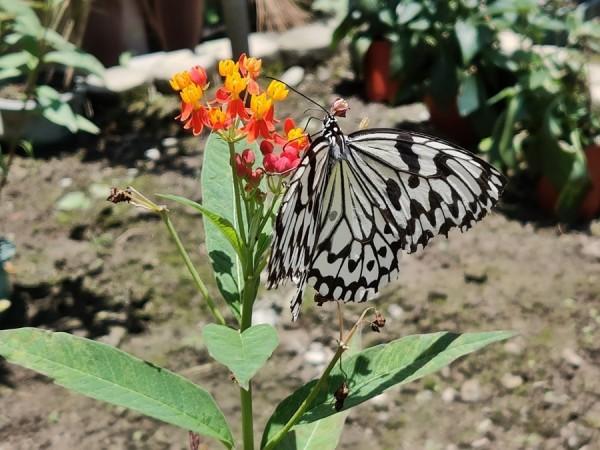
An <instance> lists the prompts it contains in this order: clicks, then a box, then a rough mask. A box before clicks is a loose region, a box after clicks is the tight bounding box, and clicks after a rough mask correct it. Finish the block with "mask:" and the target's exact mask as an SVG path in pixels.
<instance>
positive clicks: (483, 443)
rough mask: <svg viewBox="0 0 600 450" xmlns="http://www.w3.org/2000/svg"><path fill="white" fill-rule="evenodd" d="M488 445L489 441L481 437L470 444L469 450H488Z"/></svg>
mask: <svg viewBox="0 0 600 450" xmlns="http://www.w3.org/2000/svg"><path fill="white" fill-rule="evenodd" d="M489 445H490V440H489V439H488V438H486V437H482V438H480V439H477V440H475V441H473V442H471V448H488V447H489Z"/></svg>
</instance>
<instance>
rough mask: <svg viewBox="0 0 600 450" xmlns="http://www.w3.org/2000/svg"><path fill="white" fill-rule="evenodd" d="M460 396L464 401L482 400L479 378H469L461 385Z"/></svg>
mask: <svg viewBox="0 0 600 450" xmlns="http://www.w3.org/2000/svg"><path fill="white" fill-rule="evenodd" d="M460 398H461V399H462V401H463V402H467V403H475V402H478V401H479V400H481V386H480V384H479V380H477V379H472V380H467V381H465V382H464V383H463V385H462V386H461V387H460Z"/></svg>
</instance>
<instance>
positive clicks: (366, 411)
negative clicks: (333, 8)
mask: <svg viewBox="0 0 600 450" xmlns="http://www.w3.org/2000/svg"><path fill="white" fill-rule="evenodd" d="M339 67H347V61H345V60H343V59H342V60H340V59H339V58H336V59H333V60H332V61H330V62H328V63H327V64H324V65H322V66H318V67H312V68H309V69H308V70H307V75H306V76H305V79H304V81H303V82H302V84H301V85H300V86H299V89H301V90H302V91H303V92H306V93H307V94H308V95H311V96H313V97H315V98H316V99H317V100H318V101H321V102H322V103H327V102H329V101H330V100H331V99H332V97H335V95H336V94H335V93H336V92H337V93H339V94H343V95H345V96H347V97H348V100H349V101H350V104H351V107H352V114H351V116H350V118H349V119H348V120H346V121H345V123H344V127H345V128H347V129H348V130H351V129H352V128H355V127H356V125H357V124H358V122H359V121H360V119H361V118H362V117H364V116H368V117H369V121H370V124H371V125H372V126H373V125H377V126H397V125H398V124H400V123H404V125H408V126H412V127H417V128H425V129H427V127H428V125H427V123H426V122H424V123H422V122H423V118H424V109H423V107H422V106H421V105H412V106H405V107H396V108H391V107H387V106H385V105H376V104H368V103H365V102H364V100H362V99H361V98H360V96H358V95H356V93H357V92H358V90H357V89H358V88H357V86H356V85H353V84H351V83H347V82H342V83H341V84H340V81H341V80H342V81H343V80H344V79H348V78H351V74H350V73H349V72H348V70H347V69H343V70H340V69H339ZM116 106H119V105H115V104H104V105H102V103H100V104H99V105H96V108H97V112H98V117H99V120H101V125H102V129H103V135H102V136H101V137H100V138H99V139H96V138H94V139H87V140H85V141H77V142H74V143H70V144H68V145H66V146H65V147H64V148H63V147H61V148H52V149H43V150H42V151H40V152H39V154H38V157H37V158H36V159H27V158H18V159H17V160H16V164H15V166H14V168H13V170H12V172H11V176H10V181H9V184H8V186H7V188H6V190H5V192H3V196H2V201H1V203H0V234H3V235H6V236H8V237H9V238H10V239H12V240H13V241H15V242H16V244H17V248H18V256H17V257H16V259H15V260H14V261H13V265H14V272H15V273H14V275H13V280H14V287H15V297H14V306H13V308H12V309H11V310H9V311H8V312H7V313H5V314H4V315H2V316H0V327H5V328H10V327H16V326H22V325H32V326H42V327H45V328H49V329H54V330H66V331H69V332H72V333H75V334H77V335H81V336H87V337H92V338H96V339H100V340H103V341H105V342H109V343H111V344H113V345H119V346H120V347H121V348H122V349H124V350H126V351H129V352H132V353H134V354H136V355H138V356H140V357H142V358H144V359H147V360H149V361H152V362H153V363H156V364H160V365H164V366H166V367H168V368H170V369H172V370H175V371H178V372H180V373H182V374H183V375H185V376H187V377H189V378H190V379H191V380H193V381H194V382H198V383H200V384H201V385H203V386H204V387H206V388H207V389H208V390H209V391H210V392H211V393H212V394H213V395H214V396H215V397H216V399H217V401H218V402H219V404H220V405H221V406H222V408H223V410H224V411H225V414H226V415H227V416H228V417H229V418H230V419H229V420H230V423H231V424H232V427H233V429H234V432H236V433H238V435H239V427H238V426H236V423H238V422H239V406H238V390H237V388H236V387H235V385H233V384H232V383H231V382H230V380H229V374H228V373H227V370H225V369H223V368H222V367H221V366H219V365H217V364H216V363H215V362H213V361H212V360H211V359H210V358H209V356H208V354H207V351H206V349H205V347H204V346H203V345H202V342H201V338H200V329H201V326H202V325H203V324H205V323H207V322H208V321H209V316H208V314H207V313H206V310H205V308H204V307H203V305H202V304H201V300H200V297H199V296H198V295H197V294H196V293H195V290H194V288H193V286H192V284H191V282H190V280H189V278H188V276H187V273H186V272H185V271H184V270H183V268H182V265H181V262H180V261H179V259H178V255H177V253H176V251H175V249H174V247H173V245H172V244H171V242H170V241H169V238H168V236H167V234H166V231H165V229H164V228H163V225H162V223H161V222H160V221H159V220H157V219H156V218H155V217H153V216H151V215H148V214H146V213H144V212H143V211H140V210H136V209H134V208H133V207H128V206H126V205H117V206H114V205H111V204H109V203H107V202H105V201H104V198H105V197H106V195H107V192H108V188H109V187H110V186H113V185H114V186H126V185H129V184H131V185H133V186H135V187H136V188H137V189H139V190H141V191H142V192H145V193H147V194H152V193H155V192H162V193H173V194H179V195H184V196H187V197H189V198H192V199H194V200H199V199H200V193H199V183H198V174H199V171H200V161H201V157H202V145H203V139H197V138H190V137H189V136H185V135H183V134H182V133H181V131H180V130H179V129H178V126H177V125H176V124H175V123H174V122H173V121H172V117H173V115H174V110H175V108H176V101H175V99H174V98H173V97H172V96H163V95H161V94H159V93H153V94H152V97H151V98H150V99H149V100H148V99H146V100H140V99H136V98H132V99H128V100H127V102H123V103H122V104H121V106H122V108H120V109H119V108H116ZM307 106H310V105H306V104H305V102H304V100H302V99H300V98H295V99H294V100H292V101H290V102H287V106H285V109H286V110H285V111H284V113H293V115H294V117H295V118H296V119H300V118H301V117H302V114H301V111H303V110H304V109H305V108H306V107H307ZM115 110H118V111H119V112H118V114H117V113H114V112H113V111H115ZM124 111H127V112H124ZM407 122H408V124H407ZM173 137H175V139H166V140H165V138H173ZM150 148H156V149H158V150H159V152H160V157H159V158H158V159H157V160H152V159H149V158H147V155H145V151H146V150H148V149H150ZM530 189H531V188H530V187H528V185H527V184H524V185H521V184H520V183H519V182H517V181H513V183H512V188H511V189H510V190H509V192H508V194H507V195H506V196H505V201H504V203H503V204H502V205H501V206H500V208H499V209H498V211H497V212H495V213H493V214H491V215H490V216H488V217H487V218H485V220H483V221H482V222H481V223H479V224H478V225H476V226H475V227H474V228H473V229H472V230H470V231H469V232H468V233H465V234H460V233H457V232H455V233H452V234H451V235H450V238H449V239H448V240H445V239H444V238H438V239H435V240H434V241H433V242H432V243H431V244H430V245H429V246H428V247H427V248H426V249H425V250H424V251H422V252H420V253H418V254H415V255H410V256H406V257H405V258H404V259H403V261H402V270H401V276H400V279H399V281H398V282H397V283H395V284H394V285H393V286H391V287H390V288H389V289H387V290H386V292H385V293H384V294H383V295H381V297H380V298H379V299H378V300H376V301H375V302H374V303H375V304H376V305H377V307H378V308H379V309H381V310H382V311H383V312H384V313H385V315H386V316H387V319H388V322H387V324H386V327H385V328H384V329H383V330H382V333H381V334H375V333H370V332H369V333H367V332H366V331H365V338H366V339H365V340H366V343H367V344H370V343H375V342H381V341H387V340H391V339H395V338H397V337H400V336H403V335H407V334H413V333H422V332H430V331H438V330H451V331H485V330H497V329H510V330H515V331H517V332H518V333H519V336H518V337H516V338H514V339H511V340H509V341H508V342H506V343H503V344H496V345H492V346H490V347H488V348H486V349H484V350H483V351H480V352H478V353H476V354H472V355H470V356H468V357H466V358H464V359H461V360H460V361H457V362H456V363H454V364H453V365H451V366H450V368H448V369H445V370H443V371H442V372H440V373H438V374H436V375H433V376H429V377H427V378H425V379H424V380H422V381H420V382H417V383H412V384H409V385H406V386H403V387H402V388H396V389H392V390H389V391H387V392H386V393H385V394H383V395H381V396H380V397H378V398H377V399H375V400H374V401H371V402H367V403H365V404H363V405H361V406H359V407H357V408H355V409H353V410H352V412H351V414H350V416H349V418H348V420H347V424H346V427H345V429H344V434H343V437H342V440H341V443H340V448H343V449H364V448H370V449H373V450H375V449H402V450H409V449H410V450H412V449H428V450H436V449H440V450H451V449H463V448H477V449H498V450H500V449H502V450H504V449H507V450H511V449H540V450H542V449H543V450H545V449H549V450H551V449H586V450H592V449H600V332H599V330H600V302H599V300H600V230H599V228H600V223H599V222H596V223H591V224H584V225H581V226H580V227H579V228H573V229H564V227H559V226H557V225H556V224H554V223H552V222H551V221H547V220H544V219H542V218H541V216H539V215H538V214H537V213H536V212H535V210H534V209H533V207H531V206H530V204H528V203H526V200H523V199H526V198H527V197H528V195H529V194H528V192H529V190H530ZM73 191H81V192H83V193H84V194H85V198H86V199H87V201H88V207H87V208H85V209H73V210H64V205H62V206H63V210H60V208H59V206H60V200H61V199H64V195H65V194H66V193H68V192H73ZM515 199H518V200H519V201H518V202H516V203H515ZM84 206H85V205H84ZM171 209H172V213H173V218H174V222H175V224H176V227H177V228H178V230H179V231H180V233H181V235H182V238H183V239H184V241H185V243H186V245H187V247H188V248H189V249H190V250H191V253H192V254H193V258H194V260H195V262H196V263H197V264H198V265H199V267H200V269H201V273H202V274H203V275H204V276H205V277H206V278H207V279H209V277H210V269H209V267H208V265H207V264H208V263H207V258H206V254H205V250H204V248H203V246H202V239H203V238H202V229H201V221H200V220H199V217H198V216H196V215H195V214H192V213H191V212H190V211H188V210H184V209H183V208H180V207H178V206H176V205H172V207H171ZM211 286H213V287H211V289H213V290H214V292H215V294H217V291H216V289H215V288H214V285H211ZM288 297H289V292H285V291H281V292H263V293H261V295H260V300H259V302H258V305H257V308H259V310H260V311H259V313H260V314H261V315H262V316H263V317H270V318H271V320H274V321H275V322H277V328H278V331H279V334H280V340H281V344H280V346H279V347H278V349H277V350H276V351H275V354H274V357H273V359H271V360H270V361H269V362H268V363H267V365H266V366H265V367H264V368H263V369H262V370H261V371H260V372H259V374H258V375H257V377H256V378H255V380H256V384H255V389H254V392H255V411H256V413H257V419H256V429H257V430H260V429H262V425H263V424H264V422H265V421H266V419H267V418H268V416H269V415H270V414H271V412H272V410H273V408H274V406H275V404H276V403H277V402H278V401H279V400H280V399H282V398H284V397H285V396H287V395H288V394H289V393H290V392H291V391H292V390H294V389H295V388H297V387H298V386H300V385H301V384H303V383H304V382H306V381H308V380H310V379H312V378H314V377H315V376H317V375H318V373H319V363H318V361H316V360H318V357H319V355H320V356H323V357H326V356H327V355H329V354H331V353H332V349H334V347H335V339H336V336H337V324H336V323H337V322H336V320H335V309H334V305H331V304H330V305H325V306H323V307H321V308H319V307H316V306H315V305H309V306H308V307H306V308H305V309H304V311H303V314H302V316H301V319H300V320H299V321H298V322H297V323H294V324H292V323H291V322H290V317H289V313H288V307H287V301H288ZM363 307H364V305H350V306H349V307H347V308H345V316H346V318H347V320H348V323H350V321H351V320H352V319H353V318H356V317H357V316H358V314H360V312H361V311H362V309H363ZM309 351H310V352H311V357H310V358H309V357H307V353H309ZM315 354H316V355H317V358H316V359H315ZM315 361H316V362H315ZM207 444H208V446H209V448H218V444H216V443H214V442H212V441H207ZM80 448H85V449H88V450H97V449H118V450H120V449H157V450H158V449H170V450H171V449H172V450H175V449H185V448H187V436H186V433H185V432H184V431H181V430H178V429H176V428H174V427H171V426H169V425H165V424H162V423H159V422H156V421H154V420H151V419H147V418H144V417H142V416H140V415H139V414H136V413H132V412H129V411H126V410H124V409H121V408H116V407H113V406H110V405H107V404H103V403H100V402H97V401H94V400H90V399H87V398H85V397H82V396H80V395H77V394H73V393H70V392H68V391H66V390H65V389H63V388H61V387H59V386H56V385H54V384H52V383H51V382H49V381H48V380H47V379H46V378H44V377H42V376H38V375H35V374H34V373H33V372H31V371H28V370H25V369H21V368H18V367H16V366H12V365H9V364H6V363H2V362H0V450H31V449H52V450H59V449H60V450H62V449H80Z"/></svg>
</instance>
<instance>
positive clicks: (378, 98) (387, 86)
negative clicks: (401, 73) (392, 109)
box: [364, 40, 400, 102]
mask: <svg viewBox="0 0 600 450" xmlns="http://www.w3.org/2000/svg"><path fill="white" fill-rule="evenodd" d="M391 53H392V44H391V43H390V42H388V41H385V40H377V41H373V42H372V43H371V46H370V47H369V49H368V50H367V53H366V54H365V60H364V74H365V75H364V76H365V94H366V96H367V98H368V99H369V100H371V101H374V102H389V101H392V100H393V99H394V97H395V96H396V94H397V93H398V89H399V88H400V81H399V80H398V79H397V78H392V77H391V75H390V55H391Z"/></svg>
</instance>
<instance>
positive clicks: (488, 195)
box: [348, 129, 505, 252]
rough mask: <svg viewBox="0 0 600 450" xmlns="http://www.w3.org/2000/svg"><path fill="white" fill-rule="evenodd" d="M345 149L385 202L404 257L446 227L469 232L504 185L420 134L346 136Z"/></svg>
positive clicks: (463, 154)
mask: <svg viewBox="0 0 600 450" xmlns="http://www.w3.org/2000/svg"><path fill="white" fill-rule="evenodd" d="M348 147H349V150H350V151H349V155H350V158H349V160H350V161H351V162H352V165H353V167H354V168H355V170H356V171H358V172H359V173H362V174H363V176H364V177H365V179H367V180H369V181H371V185H372V187H373V189H375V190H377V191H378V192H379V194H380V195H381V197H383V198H384V199H385V201H386V205H385V208H386V211H387V212H388V213H389V214H390V216H391V217H390V218H391V219H392V220H390V224H391V225H393V227H394V228H395V229H396V230H397V232H398V237H399V242H398V245H400V248H401V249H402V250H404V251H406V252H414V251H415V250H417V249H418V248H422V247H424V246H425V245H426V244H427V243H428V242H429V240H430V239H431V238H432V237H434V236H436V235H438V234H443V235H446V236H447V235H448V232H449V231H450V230H451V229H452V228H459V229H460V230H461V231H465V230H467V229H468V228H470V227H471V226H472V225H473V224H474V223H475V222H476V221H478V220H480V219H481V218H483V217H484V216H485V214H486V213H487V212H488V211H489V210H490V209H491V208H492V206H493V205H494V204H495V203H496V202H497V201H498V198H499V197H500V193H501V191H502V188H503V187H504V184H505V179H504V176H503V175H502V174H501V173H500V172H499V171H498V170H496V169H495V168H494V167H492V166H491V165H490V164H488V163H487V162H485V161H483V160H482V159H480V158H478V157H476V156H474V155H473V154H471V153H470V152H468V151H466V150H463V149H461V148H458V147H456V146H454V145H452V144H450V143H448V142H446V141H443V140H441V139H437V138H433V137H430V136H426V135H422V134H417V133H408V132H401V131H398V130H388V129H375V130H366V131H361V132H357V133H353V134H351V135H350V136H349V138H348ZM374 180H376V181H374Z"/></svg>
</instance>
